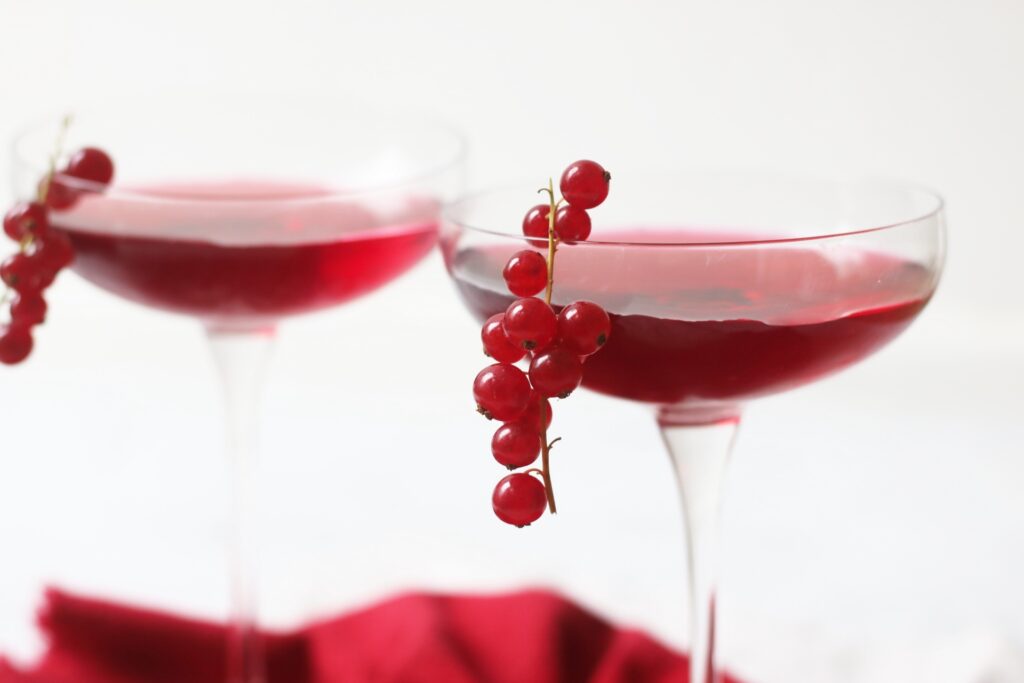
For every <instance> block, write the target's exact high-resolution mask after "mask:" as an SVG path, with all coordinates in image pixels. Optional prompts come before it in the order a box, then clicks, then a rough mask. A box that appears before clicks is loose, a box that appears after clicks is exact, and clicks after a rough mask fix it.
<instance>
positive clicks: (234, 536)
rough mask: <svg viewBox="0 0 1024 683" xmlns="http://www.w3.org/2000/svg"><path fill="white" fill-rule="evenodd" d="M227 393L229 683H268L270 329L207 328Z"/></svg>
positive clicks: (271, 342) (271, 345)
mask: <svg viewBox="0 0 1024 683" xmlns="http://www.w3.org/2000/svg"><path fill="white" fill-rule="evenodd" d="M207 338H208V339H209V344H210V349H211V350H212V352H213V358H214V361H215V363H216V365H217V369H218V371H219V373H220V378H221V384H222V386H223V390H224V413H225V427H226V430H225V431H226V437H227V443H226V451H227V458H228V459H227V466H228V478H229V486H230V489H231V490H230V492H229V497H228V501H229V502H228V504H229V506H230V507H229V511H228V538H227V561H228V572H229V574H228V580H229V588H230V591H231V596H230V600H231V602H230V613H229V623H228V634H227V637H228V641H227V662H226V666H227V669H226V671H227V683H264V682H265V681H266V676H265V673H266V672H265V668H264V667H265V663H264V661H263V652H262V648H261V644H260V638H259V632H258V623H259V621H258V608H259V602H258V592H257V568H258V562H257V554H256V550H257V548H256V539H257V534H256V512H257V506H256V503H257V500H256V465H257V458H256V437H257V433H258V425H259V410H260V398H261V396H262V389H263V378H264V375H265V370H266V368H267V363H268V360H269V358H270V351H271V349H272V347H273V343H274V334H273V331H272V330H266V331H257V332H228V331H222V330H217V329H208V330H207Z"/></svg>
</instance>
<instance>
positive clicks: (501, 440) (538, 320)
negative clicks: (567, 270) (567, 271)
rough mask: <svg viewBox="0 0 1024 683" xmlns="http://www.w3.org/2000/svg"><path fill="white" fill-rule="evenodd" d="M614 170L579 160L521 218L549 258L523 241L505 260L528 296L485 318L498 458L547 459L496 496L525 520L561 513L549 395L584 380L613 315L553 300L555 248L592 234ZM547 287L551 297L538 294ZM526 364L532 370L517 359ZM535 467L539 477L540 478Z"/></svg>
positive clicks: (487, 395)
mask: <svg viewBox="0 0 1024 683" xmlns="http://www.w3.org/2000/svg"><path fill="white" fill-rule="evenodd" d="M610 180H611V176H610V175H609V174H608V172H607V171H605V170H604V169H603V168H602V167H601V166H600V165H599V164H597V163H595V162H593V161H577V162H575V163H574V164H572V165H570V166H569V167H568V168H567V169H566V170H565V172H564V173H563V174H562V179H561V183H560V189H561V191H562V198H561V199H558V200H556V199H555V193H554V187H553V185H552V184H550V183H549V186H548V187H547V188H544V189H542V190H541V192H547V193H548V196H549V198H550V201H549V202H548V204H541V205H539V206H535V207H533V208H532V209H530V210H529V212H527V214H526V217H525V218H524V219H523V234H525V235H526V236H527V237H531V238H536V240H531V241H532V242H539V240H540V239H544V240H545V241H546V242H547V244H548V256H547V258H546V259H545V258H544V256H542V255H541V254H540V253H539V252H537V251H534V250H532V249H524V250H523V251H518V252H516V253H515V254H513V255H512V257H511V258H510V259H509V260H508V263H506V264H505V269H504V271H503V275H504V277H505V284H506V285H507V286H508V289H509V291H510V292H512V294H514V295H516V296H518V297H522V298H519V299H517V300H515V301H514V302H512V304H511V305H510V306H509V307H508V308H507V309H506V310H505V312H504V313H498V314H495V315H493V316H491V317H490V318H488V320H487V322H485V323H484V326H483V329H482V331H481V333H480V336H481V339H482V340H483V345H484V352H485V353H486V354H487V355H488V356H490V357H491V358H493V359H494V360H495V361H497V362H496V363H494V364H493V365H490V366H488V367H486V368H484V369H483V370H481V371H480V373H479V374H478V375H477V376H476V380H475V381H474V382H473V396H474V398H475V399H476V403H477V409H478V410H479V412H480V413H482V414H483V415H484V416H485V417H487V418H488V419H496V420H500V421H501V422H502V423H503V424H502V425H501V427H499V428H498V431H496V432H495V433H494V437H493V438H492V439H491V452H492V454H493V455H494V459H495V460H497V461H498V462H499V463H501V464H502V465H505V466H506V467H508V469H510V470H513V469H516V468H519V467H527V466H529V465H532V464H533V463H534V462H535V461H536V460H537V458H538V457H541V458H542V467H541V469H530V470H527V471H525V472H516V473H514V474H510V475H508V476H506V477H505V478H504V479H502V480H501V481H500V482H498V485H497V487H495V489H494V494H493V496H492V498H491V502H492V504H493V507H494V512H495V514H497V516H498V518H499V519H501V520H502V521H503V522H506V523H508V524H513V525H515V526H519V527H522V526H526V525H528V524H530V523H532V522H534V521H536V520H537V519H539V518H540V516H541V515H543V514H544V509H545V508H548V509H550V510H551V512H555V499H554V494H553V492H552V487H551V472H550V466H549V461H548V455H549V452H550V449H551V447H552V446H553V445H554V443H555V441H558V439H555V440H554V441H551V442H549V441H548V436H547V430H548V427H549V426H550V424H551V405H550V403H549V402H548V399H549V398H552V397H558V398H565V397H567V396H568V395H569V394H571V393H572V392H573V390H574V389H576V387H578V386H579V385H580V382H581V381H582V380H583V362H584V361H585V359H586V357H587V356H590V355H591V354H594V353H596V352H597V351H598V350H599V349H600V348H601V347H602V346H603V345H604V343H605V342H606V341H607V340H608V334H609V332H610V330H611V322H610V320H609V318H608V314H607V313H606V312H605V311H604V309H602V308H601V307H600V306H598V305H597V304H595V303H591V302H589V301H576V302H574V303H571V304H569V305H568V306H565V307H564V308H562V309H561V311H559V312H557V313H556V312H555V310H554V309H553V308H552V307H551V292H552V288H553V287H554V277H553V274H554V264H555V254H556V252H557V250H558V246H559V245H560V244H573V243H575V242H582V241H585V240H586V239H587V238H588V237H589V236H590V227H591V224H590V215H589V214H588V213H587V209H592V208H594V207H595V206H597V205H599V204H600V203H601V202H603V201H604V199H605V197H607V196H608V187H609V182H610ZM542 291H543V292H544V298H543V299H539V298H537V296H538V295H539V294H540V293H541V292H542ZM519 361H524V363H525V364H528V368H527V371H526V372H524V371H523V370H521V369H520V368H519V367H517V366H516V365H514V363H517V362H519ZM534 475H540V478H539V479H538V478H537V477H536V476H534Z"/></svg>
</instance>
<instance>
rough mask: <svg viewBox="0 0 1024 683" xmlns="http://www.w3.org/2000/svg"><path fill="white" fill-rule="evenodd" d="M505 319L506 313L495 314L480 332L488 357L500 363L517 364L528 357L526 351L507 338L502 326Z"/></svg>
mask: <svg viewBox="0 0 1024 683" xmlns="http://www.w3.org/2000/svg"><path fill="white" fill-rule="evenodd" d="M504 319H505V314H504V313H495V314H494V315H492V316H491V317H490V318H488V319H487V322H485V323H484V326H483V329H481V330H480V339H481V341H483V343H484V353H486V354H487V355H488V356H490V357H491V358H493V359H494V360H496V361H498V362H499V363H515V362H516V361H517V360H520V359H521V358H522V357H523V356H525V355H526V351H525V350H524V349H523V348H522V347H521V346H517V345H515V344H513V343H512V342H510V341H509V339H508V337H507V336H505V328H504V327H502V325H501V323H502V321H503V320H504Z"/></svg>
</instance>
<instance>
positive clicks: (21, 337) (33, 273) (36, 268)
mask: <svg viewBox="0 0 1024 683" xmlns="http://www.w3.org/2000/svg"><path fill="white" fill-rule="evenodd" d="M68 124H69V120H68V119H65V121H64V125H63V127H62V128H61V133H60V137H59V139H58V143H57V148H56V151H55V152H54V155H53V157H52V158H51V162H50V170H49V171H48V172H47V174H46V176H45V177H44V178H43V179H42V180H41V181H40V183H39V190H38V193H37V196H36V199H35V201H29V202H19V203H18V204H16V205H15V206H14V207H13V208H12V209H11V210H10V211H8V212H7V215H6V216H5V217H4V221H3V226H4V233H5V234H6V235H7V236H8V237H10V238H11V239H12V240H14V241H15V242H17V243H18V251H17V252H16V253H14V254H13V255H11V256H10V257H8V258H7V259H6V260H5V261H4V262H3V263H0V281H2V282H3V284H4V285H5V287H6V290H5V291H4V293H3V295H2V296H0V303H7V302H8V301H10V308H9V310H10V320H9V321H8V322H7V323H5V324H2V325H0V363H3V364H5V365H14V364H16V363H20V362H22V361H23V360H25V359H26V358H28V356H29V354H30V353H31V352H32V346H33V339H32V330H33V328H34V327H36V326H37V325H40V324H42V323H43V321H45V320H46V309H47V305H46V299H45V297H44V296H43V294H44V293H45V291H46V289H47V288H48V287H49V286H50V285H52V284H53V281H54V280H55V279H56V277H57V274H58V273H59V272H60V271H61V270H63V269H64V268H66V267H68V266H69V265H71V262H72V261H73V260H74V250H73V249H72V247H71V242H70V240H68V238H67V236H66V235H65V234H64V233H62V232H60V231H58V230H54V229H52V226H51V224H50V211H51V210H57V211H59V210H63V209H68V208H70V207H71V206H72V205H73V204H74V203H75V201H77V199H78V191H77V190H76V189H74V188H72V187H71V186H70V185H68V184H66V183H63V182H61V180H60V177H65V176H66V177H71V178H77V179H79V180H85V181H89V182H92V183H96V184H99V185H107V184H109V183H110V181H111V180H112V179H113V177H114V164H113V162H112V161H111V160H110V157H109V156H108V155H107V154H106V153H105V152H103V151H101V150H98V149H95V148H91V147H87V148H85V149H82V150H79V151H78V152H76V153H75V154H74V155H72V157H71V159H70V160H69V161H68V164H67V165H66V166H65V167H64V168H63V169H62V170H61V171H60V173H59V174H58V173H57V171H56V164H57V159H58V158H59V156H60V149H61V147H63V138H64V135H65V133H66V130H67V126H68Z"/></svg>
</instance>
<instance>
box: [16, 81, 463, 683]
mask: <svg viewBox="0 0 1024 683" xmlns="http://www.w3.org/2000/svg"><path fill="white" fill-rule="evenodd" d="M62 119H63V117H62V116H60V117H53V118H52V119H47V120H43V121H38V122H36V123H34V124H32V125H31V126H29V127H28V128H27V129H26V130H25V132H24V133H22V134H21V135H20V136H18V137H17V139H16V140H15V142H14V147H13V160H14V181H15V190H16V193H17V194H18V196H21V197H31V196H33V195H34V194H35V193H36V188H37V185H38V183H39V181H40V178H42V177H43V176H44V174H46V172H47V169H48V166H49V158H50V155H51V153H52V150H53V147H54V144H55V141H56V140H57V139H58V134H59V131H60V128H61V120H62ZM83 146H98V147H101V148H103V149H104V150H106V151H107V152H109V153H110V154H111V156H112V157H113V159H114V160H115V164H116V169H117V170H116V176H115V179H114V182H113V184H112V185H111V186H110V187H97V186H94V185H92V184H91V183H88V182H84V181H80V180H76V179H74V178H69V177H64V176H58V178H57V181H58V182H59V183H60V184H61V185H62V187H64V188H68V189H69V190H70V191H71V192H73V193H74V194H75V195H76V197H77V199H76V201H74V203H73V204H72V205H71V206H67V207H64V208H62V209H60V210H57V209H53V210H52V211H51V222H52V223H53V225H54V226H55V228H57V229H59V230H62V231H64V232H65V233H66V234H67V235H68V237H69V238H70V239H71V242H72V244H73V245H74V247H75V252H76V261H75V264H74V266H73V268H74V270H75V271H76V272H77V273H78V274H79V275H81V276H82V277H84V278H85V279H87V280H89V281H91V282H93V283H94V284H96V285H98V286H99V287H102V288H104V289H107V290H109V291H111V292H113V293H115V294H117V295H119V296H122V297H124V298H126V299H129V300H131V301H134V302H136V303H141V304H143V305H147V306H150V307H154V308H157V309H160V310H165V311H169V312H173V313H179V314H184V315H187V316H190V317H192V318H195V319H197V320H199V321H200V322H201V323H202V324H203V325H204V327H205V329H206V331H207V336H208V339H209V344H210V348H211V351H212V353H213V357H214V360H215V363H216V366H217V368H218V370H219V372H220V377H221V380H222V385H223V390H224V399H225V400H224V406H225V427H226V429H225V433H226V438H227V456H228V461H229V467H230V469H231V472H232V474H231V479H232V490H231V491H230V492H229V495H228V505H229V519H230V520H231V524H230V531H229V536H230V537H229V538H228V539H227V542H226V548H227V561H228V571H229V572H230V585H231V595H230V612H229V613H230V615H231V616H230V619H231V622H232V623H231V625H230V626H231V627H230V628H229V634H230V636H229V643H228V645H227V652H228V663H227V668H226V670H227V676H228V679H229V681H231V683H257V682H259V681H263V680H265V673H264V664H263V659H262V656H261V646H260V642H259V637H258V633H259V631H258V623H259V621H258V610H259V600H258V596H257V594H256V585H257V580H256V578H257V577H256V572H257V569H258V563H257V561H256V557H257V549H256V548H255V533H254V531H255V530H254V529H253V528H252V521H253V519H254V515H253V511H254V508H255V507H256V506H258V505H259V501H258V500H256V497H255V491H254V488H253V481H254V472H255V469H256V467H257V459H256V450H257V449H256V437H257V432H258V426H259V425H258V422H259V420H258V416H259V406H260V395H261V388H262V385H263V382H262V380H263V376H264V374H265V371H266V369H267V363H268V360H269V358H270V352H271V349H272V346H273V339H274V332H275V329H276V327H277V325H278V323H279V322H280V321H281V320H282V319H283V318H285V317H287V316H290V315H294V314H299V313H304V312H308V311H314V310H319V309H323V308H327V307H331V306H336V305H339V304H342V303H344V302H345V301H348V300H350V299H352V298H355V297H358V296H361V295H363V294H365V293H367V292H370V291H372V290H373V289H375V288H377V287H379V286H382V285H384V284H386V283H387V282H389V281H391V280H392V279H394V278H395V277H398V276H399V275H401V274H402V273H404V272H405V271H406V270H408V269H409V268H411V267H412V266H413V265H415V264H416V263H417V262H419V260H420V259H421V258H422V257H423V256H425V255H426V254H427V253H429V252H430V251H431V250H432V248H433V246H434V245H435V244H436V240H437V228H438V218H439V214H440V207H441V205H442V204H443V203H444V202H445V201H447V200H450V199H451V198H452V197H453V196H455V195H456V194H457V193H458V192H459V191H460V190H461V188H462V184H463V173H464V156H465V144H464V141H463V139H462V137H461V136H460V135H459V134H458V133H457V132H455V131H454V130H453V129H451V128H449V127H448V126H446V125H444V124H442V123H439V122H435V121H431V120H429V119H425V118H423V117H421V116H419V115H413V114H405V113H401V112H396V111H393V110H384V109H378V108H373V107H368V106H366V105H363V104H360V103H353V102H344V101H337V100H329V101H319V100H315V101H308V100H294V99H289V100H287V101H283V100H270V99H253V100H244V99H233V100H230V101H221V102H218V101H207V100H204V101H203V102H201V103H199V102H192V101H186V100H180V99H167V100H163V101H151V102H147V103H145V104H141V105H129V106H124V105H120V106H117V107H116V108H114V107H111V108H109V109H107V110H99V111H81V112H78V111H76V112H74V119H73V122H72V124H71V126H70V128H69V130H68V133H67V141H66V143H65V145H64V149H65V153H66V151H67V150H76V149H79V148H81V147H83ZM59 166H60V164H58V167H59Z"/></svg>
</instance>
